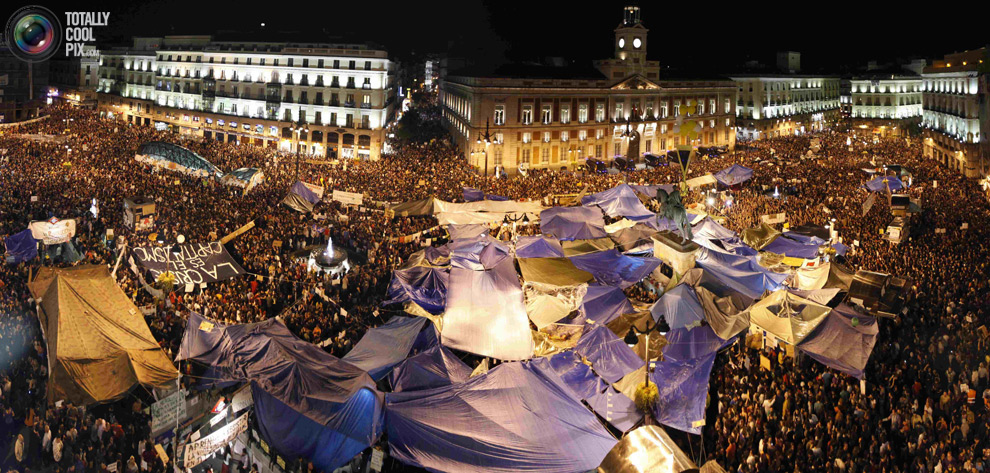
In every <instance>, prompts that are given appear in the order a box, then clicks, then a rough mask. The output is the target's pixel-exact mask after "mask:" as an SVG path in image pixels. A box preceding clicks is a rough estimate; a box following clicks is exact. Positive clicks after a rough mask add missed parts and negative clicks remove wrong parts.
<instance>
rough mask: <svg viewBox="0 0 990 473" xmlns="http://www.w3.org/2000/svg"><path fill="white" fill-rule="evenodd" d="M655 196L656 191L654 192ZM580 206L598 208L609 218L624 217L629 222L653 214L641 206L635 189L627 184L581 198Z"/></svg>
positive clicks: (646, 217)
mask: <svg viewBox="0 0 990 473" xmlns="http://www.w3.org/2000/svg"><path fill="white" fill-rule="evenodd" d="M654 195H656V191H654ZM581 204H582V205H584V206H586V207H592V206H598V207H600V208H601V209H602V210H603V211H604V212H605V215H608V216H609V217H626V218H628V219H629V220H645V219H649V218H651V217H653V216H655V214H654V213H653V212H651V211H650V210H649V209H647V208H646V206H645V205H643V202H641V201H640V200H639V196H638V195H636V191H635V189H633V187H632V186H630V185H629V184H619V185H617V186H615V187H613V188H611V189H608V190H604V191H601V192H599V193H597V194H591V195H586V196H584V197H582V198H581Z"/></svg>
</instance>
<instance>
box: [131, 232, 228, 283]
mask: <svg viewBox="0 0 990 473" xmlns="http://www.w3.org/2000/svg"><path fill="white" fill-rule="evenodd" d="M172 248H173V247H135V248H132V249H131V252H132V253H133V256H134V259H135V260H136V261H137V263H140V265H141V266H142V267H144V268H145V269H147V270H149V271H151V274H152V277H153V278H154V279H157V278H158V276H159V275H160V274H161V273H163V272H165V271H171V272H173V273H175V277H176V282H177V283H181V284H201V283H204V282H217V281H223V280H226V279H230V278H232V277H234V276H238V275H241V274H244V268H241V266H240V265H239V264H237V262H236V261H234V259H233V258H232V257H231V256H230V254H229V253H227V249H226V248H224V247H223V245H222V244H220V242H216V241H215V242H211V243H188V244H185V245H178V246H176V247H175V250H176V252H173V251H172Z"/></svg>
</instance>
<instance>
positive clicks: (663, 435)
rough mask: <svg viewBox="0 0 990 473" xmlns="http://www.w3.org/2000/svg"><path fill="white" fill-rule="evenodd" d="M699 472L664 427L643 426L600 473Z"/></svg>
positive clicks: (619, 446)
mask: <svg viewBox="0 0 990 473" xmlns="http://www.w3.org/2000/svg"><path fill="white" fill-rule="evenodd" d="M688 471H690V472H696V471H698V466H697V465H696V464H695V463H694V462H693V461H691V458H690V457H688V456H687V455H686V454H685V453H684V451H683V450H681V449H680V447H678V446H677V444H676V443H674V440H673V439H672V438H670V436H669V435H667V432H666V431H664V430H663V428H662V427H659V426H656V425H644V426H642V427H639V428H637V429H635V430H633V431H631V432H629V433H627V434H626V435H625V436H624V437H622V439H621V440H619V443H617V444H616V445H615V447H613V448H612V451H610V452H608V455H606V456H605V460H603V461H602V464H601V465H600V466H599V467H598V472H599V473H646V472H650V473H681V472H688Z"/></svg>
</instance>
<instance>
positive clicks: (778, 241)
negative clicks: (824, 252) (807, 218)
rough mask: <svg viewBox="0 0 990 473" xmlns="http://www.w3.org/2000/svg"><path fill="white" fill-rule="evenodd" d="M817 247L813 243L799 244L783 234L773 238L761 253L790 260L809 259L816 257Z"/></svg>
mask: <svg viewBox="0 0 990 473" xmlns="http://www.w3.org/2000/svg"><path fill="white" fill-rule="evenodd" d="M818 246H819V245H817V244H815V243H813V242H812V243H801V242H799V241H796V240H792V239H791V238H788V236H787V233H784V234H782V235H780V236H778V237H777V238H774V240H773V241H771V242H770V244H768V245H767V246H764V247H763V250H762V251H769V252H771V253H777V254H778V255H784V256H790V257H791V258H805V259H811V258H815V257H817V256H818Z"/></svg>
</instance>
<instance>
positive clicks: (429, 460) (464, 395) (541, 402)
mask: <svg viewBox="0 0 990 473" xmlns="http://www.w3.org/2000/svg"><path fill="white" fill-rule="evenodd" d="M386 401H387V403H386V411H387V414H388V419H389V422H388V438H389V448H390V452H391V454H392V456H394V457H396V458H397V459H399V460H400V461H401V462H403V463H406V464H409V465H414V466H418V467H421V468H425V469H427V470H430V471H437V472H458V473H473V472H477V473H482V472H484V473H518V472H538V471H539V472H544V471H545V472H549V471H552V472H556V473H584V472H587V471H589V470H594V469H595V468H596V467H597V466H598V465H599V464H601V461H602V459H604V458H605V455H606V454H607V453H608V452H609V450H610V449H611V448H612V446H614V445H615V443H616V440H615V439H614V438H613V437H612V436H611V435H610V434H609V433H608V431H607V430H606V429H605V427H604V426H603V425H602V424H601V423H600V422H599V421H598V419H597V418H596V417H595V415H594V414H593V413H591V411H589V410H588V409H587V408H585V407H584V406H583V405H582V404H581V401H580V399H579V398H578V397H577V396H576V394H575V393H574V392H573V391H572V390H571V389H570V388H569V387H567V385H566V384H565V383H564V382H563V381H562V380H561V378H560V376H558V375H557V373H556V372H555V371H554V369H553V368H552V367H551V366H550V362H549V360H547V359H546V358H537V359H534V360H532V361H528V362H514V363H504V364H501V365H498V366H496V367H495V368H493V369H491V370H490V371H488V372H487V373H485V374H483V375H479V376H476V377H474V378H471V379H469V380H468V381H466V382H464V383H460V384H455V385H450V386H443V387H439V388H434V389H427V390H422V391H403V392H401V393H392V394H388V395H387V396H386Z"/></svg>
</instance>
